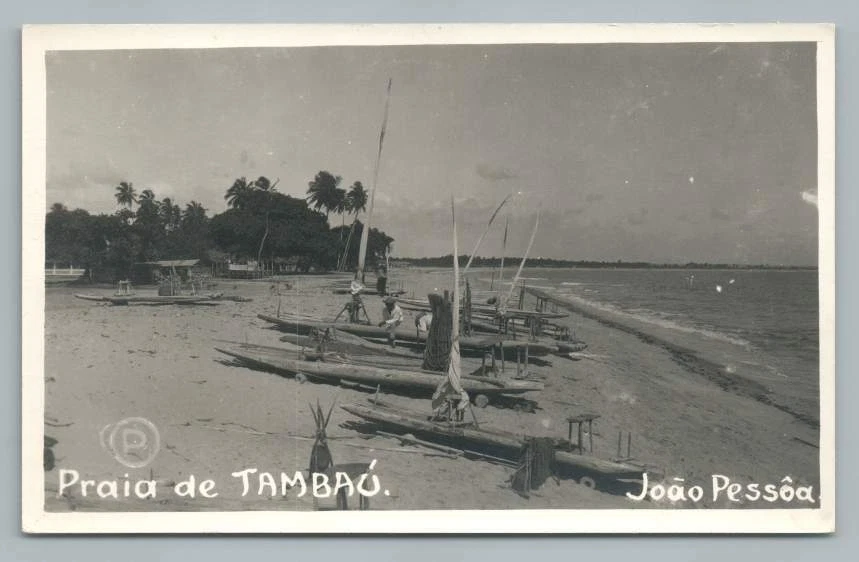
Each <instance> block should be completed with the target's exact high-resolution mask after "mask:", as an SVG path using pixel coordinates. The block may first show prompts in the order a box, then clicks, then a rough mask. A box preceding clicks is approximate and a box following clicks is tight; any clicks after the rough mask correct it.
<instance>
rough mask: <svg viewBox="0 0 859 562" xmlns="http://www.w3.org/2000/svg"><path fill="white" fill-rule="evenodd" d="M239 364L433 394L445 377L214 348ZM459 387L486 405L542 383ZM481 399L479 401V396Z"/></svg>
mask: <svg viewBox="0 0 859 562" xmlns="http://www.w3.org/2000/svg"><path fill="white" fill-rule="evenodd" d="M215 349H216V350H217V351H219V352H221V353H223V354H225V355H229V356H230V357H233V358H235V359H238V360H239V361H240V362H242V363H245V364H247V365H250V366H254V367H259V368H262V369H264V370H271V371H274V372H282V373H288V374H293V375H301V376H302V377H304V378H308V379H317V380H323V381H328V382H335V383H336V382H339V381H347V382H352V383H358V384H363V385H366V386H370V387H381V388H387V389H391V390H398V389H402V390H411V391H421V392H422V393H428V394H432V393H433V392H435V390H436V389H437V388H438V386H439V383H440V382H441V380H442V377H443V376H444V374H443V373H436V372H433V371H419V370H406V369H401V368H383V367H377V366H370V365H355V364H344V363H332V362H328V361H304V360H301V359H293V358H291V357H289V355H288V354H287V353H282V352H281V353H277V352H275V351H272V350H271V349H270V348H269V349H264V348H263V349H260V346H233V347H230V348H226V347H222V348H217V347H216V348H215ZM462 386H463V388H464V389H465V390H466V392H468V393H469V394H473V395H474V396H475V402H480V403H482V405H486V404H487V403H488V399H489V398H490V397H491V396H500V395H511V394H524V393H526V392H535V391H540V390H543V383H541V382H536V381H531V380H517V379H500V378H491V377H474V376H464V377H462ZM480 395H483V396H484V398H483V399H480V398H479V396H480Z"/></svg>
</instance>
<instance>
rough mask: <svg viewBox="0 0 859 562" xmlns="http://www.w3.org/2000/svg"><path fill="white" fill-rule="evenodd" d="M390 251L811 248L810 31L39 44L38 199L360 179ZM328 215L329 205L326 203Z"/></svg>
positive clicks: (691, 255)
mask: <svg viewBox="0 0 859 562" xmlns="http://www.w3.org/2000/svg"><path fill="white" fill-rule="evenodd" d="M389 77H390V78H392V80H393V87H392V94H391V100H390V116H389V121H388V130H387V137H386V141H385V147H384V153H383V155H382V163H381V168H380V175H379V185H378V190H377V193H376V212H375V214H374V217H373V223H374V225H375V226H378V227H380V228H382V229H383V230H385V231H387V232H388V233H389V234H390V235H391V236H393V237H394V238H395V240H396V242H395V244H394V254H395V255H397V256H435V255H442V254H446V253H450V251H451V247H450V239H451V236H450V196H451V195H453V196H454V197H455V198H456V201H457V218H458V220H461V222H462V224H461V229H460V241H461V242H460V244H461V250H462V251H463V252H467V251H470V250H471V248H472V246H473V244H474V242H475V241H476V239H477V237H478V236H479V234H480V232H481V230H482V228H483V226H482V225H483V224H484V223H485V222H486V221H487V220H488V218H489V215H490V214H491V212H492V209H493V208H494V207H495V206H496V205H497V204H498V203H499V202H500V201H501V200H502V199H503V197H504V196H505V195H507V194H508V193H511V191H512V192H515V193H516V194H517V195H516V197H515V199H513V200H512V204H511V205H510V206H509V213H505V214H502V215H500V218H499V220H498V221H497V223H496V225H495V227H494V229H493V231H492V233H491V234H490V236H488V237H487V240H486V242H485V244H484V246H483V248H482V250H481V252H480V253H481V254H483V255H500V254H501V239H502V234H503V228H504V221H503V220H502V219H504V218H505V217H506V216H507V214H509V215H510V217H509V220H510V235H509V241H508V251H507V254H508V255H517V254H521V253H522V252H524V249H525V247H526V246H527V242H528V238H529V236H530V231H531V229H532V227H533V224H534V219H535V217H536V213H537V212H538V211H539V212H540V216H541V223H540V229H539V231H538V234H537V239H536V242H535V245H534V248H533V250H532V255H533V256H544V257H555V258H569V259H597V260H617V259H621V260H647V261H656V262H686V261H702V262H703V261H710V262H734V263H783V264H803V265H806V264H816V263H817V209H816V206H815V204H814V200H815V197H816V191H817V185H816V184H817V171H816V167H817V149H816V144H817V132H816V108H815V103H816V98H815V46H814V44H801V45H798V44H767V45H760V44H757V45H755V44H731V45H719V44H686V45H545V46H537V45H530V46H516V45H499V46H414V47H326V48H316V47H314V48H268V49H208V50H162V51H99V52H92V51H90V52H51V53H49V55H48V57H47V78H48V82H47V86H48V92H47V103H48V130H47V140H48V144H47V146H48V152H47V154H48V170H47V178H48V185H47V201H46V205H47V206H50V205H51V204H52V203H54V202H62V203H64V204H65V205H67V206H68V207H70V208H78V207H80V208H85V209H87V210H90V211H91V212H112V211H114V210H115V209H116V201H115V199H114V197H113V194H114V187H115V186H116V185H117V184H118V182H120V181H130V182H132V183H133V184H134V186H135V188H136V189H137V190H138V192H139V191H141V190H143V189H146V188H149V189H152V190H153V191H154V192H155V194H156V196H157V197H158V198H159V199H160V198H163V197H171V198H173V199H174V200H178V202H180V203H182V204H183V205H184V203H186V202H187V201H189V200H192V199H193V200H197V201H200V202H201V203H203V205H204V206H205V207H206V208H207V209H208V210H209V213H210V215H211V214H214V213H218V212H222V211H223V210H224V209H225V208H226V205H225V202H224V198H223V196H224V192H225V191H226V189H227V188H228V187H229V186H230V185H231V184H232V183H233V180H234V179H235V178H237V177H239V176H246V177H248V178H249V179H250V178H256V177H258V176H260V175H265V176H267V177H269V178H271V179H276V178H279V179H280V183H279V184H278V190H279V191H281V192H284V193H288V194H291V195H294V196H297V197H303V196H304V195H305V192H306V189H307V182H308V181H310V180H311V179H312V178H313V176H314V175H315V174H316V172H318V171H319V170H328V171H330V172H332V173H334V174H336V175H340V176H342V177H343V184H342V186H343V187H348V186H349V185H351V184H352V182H354V181H355V180H361V181H362V182H363V183H364V185H365V186H367V187H370V185H371V184H372V176H373V165H374V163H375V157H376V150H377V146H378V135H379V128H380V126H381V120H382V113H383V108H384V103H385V86H386V84H387V79H388V78H389ZM332 222H334V223H335V224H338V223H339V218H337V219H334V218H332Z"/></svg>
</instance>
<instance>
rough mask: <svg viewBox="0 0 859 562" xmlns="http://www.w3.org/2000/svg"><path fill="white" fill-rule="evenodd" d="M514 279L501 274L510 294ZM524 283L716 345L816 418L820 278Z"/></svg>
mask: <svg viewBox="0 0 859 562" xmlns="http://www.w3.org/2000/svg"><path fill="white" fill-rule="evenodd" d="M512 275H513V272H512V271H508V272H506V275H505V277H507V279H508V281H507V283H508V286H509V279H510V276H512ZM481 277H486V278H489V277H490V276H489V275H486V272H483V273H482V274H481ZM522 277H524V278H526V279H525V284H526V285H527V286H531V287H539V288H542V289H543V290H547V291H549V292H551V293H554V294H556V295H558V296H560V297H566V298H570V299H572V300H574V301H578V302H582V303H584V304H587V305H589V306H592V307H595V308H598V309H601V310H604V311H606V312H610V313H612V314H613V315H615V316H619V317H620V318H624V317H626V318H629V319H631V320H634V321H635V322H636V324H637V325H639V326H645V331H646V327H648V326H651V327H653V328H654V329H655V330H658V331H659V333H660V334H662V335H664V334H666V333H668V334H675V335H676V336H677V338H678V340H681V339H682V341H683V344H684V345H687V346H688V345H689V343H690V342H692V346H693V347H696V348H699V349H702V350H704V349H707V348H710V347H713V346H716V345H717V346H718V349H719V350H720V353H721V354H722V357H724V356H725V355H734V357H735V359H736V361H735V364H736V365H738V368H739V369H740V371H741V374H748V375H749V376H750V377H753V378H756V379H757V380H758V381H759V382H762V383H765V384H766V385H767V386H770V387H774V388H776V389H778V390H781V389H784V390H785V392H789V393H790V394H792V395H794V396H795V397H796V398H800V399H801V400H802V402H803V403H804V405H803V406H802V407H801V408H800V409H801V410H802V411H804V412H805V413H807V414H808V415H809V416H812V417H816V409H817V401H818V398H817V397H818V394H817V393H818V383H819V331H818V277H817V271H809V270H800V271H783V270H686V269H526V270H525V271H523V274H522ZM725 350H727V351H725ZM734 352H735V353H734ZM730 368H733V367H730ZM780 393H781V392H780Z"/></svg>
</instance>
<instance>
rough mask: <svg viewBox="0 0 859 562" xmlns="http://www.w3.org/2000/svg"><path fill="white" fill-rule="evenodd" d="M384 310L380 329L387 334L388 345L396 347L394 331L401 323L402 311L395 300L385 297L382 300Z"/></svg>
mask: <svg viewBox="0 0 859 562" xmlns="http://www.w3.org/2000/svg"><path fill="white" fill-rule="evenodd" d="M384 302H385V308H383V309H382V321H381V322H379V327H380V328H385V330H387V332H388V343H390V344H391V347H396V346H397V343H396V337H397V335H396V330H397V326H399V325H400V324H401V323H402V322H403V309H401V308H400V307H399V305H397V299H395V298H394V297H391V296H387V297H385V299H384Z"/></svg>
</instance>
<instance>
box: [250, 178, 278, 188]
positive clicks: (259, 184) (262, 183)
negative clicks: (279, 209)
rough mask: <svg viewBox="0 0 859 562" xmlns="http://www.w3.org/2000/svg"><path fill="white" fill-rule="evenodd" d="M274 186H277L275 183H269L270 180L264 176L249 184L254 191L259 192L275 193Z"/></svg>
mask: <svg viewBox="0 0 859 562" xmlns="http://www.w3.org/2000/svg"><path fill="white" fill-rule="evenodd" d="M275 185H277V182H276V181H275V182H274V183H271V180H269V179H268V178H267V177H265V176H260V177H258V178H257V179H256V180H254V181H253V182H251V186H252V187H255V188H256V189H259V190H260V191H277V190H276V189H275Z"/></svg>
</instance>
